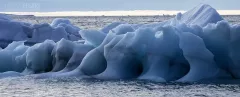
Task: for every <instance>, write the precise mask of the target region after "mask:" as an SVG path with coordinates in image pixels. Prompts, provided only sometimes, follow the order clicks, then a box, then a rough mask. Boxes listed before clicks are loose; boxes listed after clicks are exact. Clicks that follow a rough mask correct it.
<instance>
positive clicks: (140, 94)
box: [0, 77, 240, 97]
mask: <svg viewBox="0 0 240 97" xmlns="http://www.w3.org/2000/svg"><path fill="white" fill-rule="evenodd" d="M0 84H1V86H0V95H1V97H12V96H15V97H76V96H77V97H239V96H240V85H233V84H231V85H230V84H229V85H228V84H182V83H154V82H148V81H136V80H130V81H123V80H116V81H101V80H86V79H85V80H83V79H78V78H62V79H33V78H30V77H17V78H5V79H1V80H0Z"/></svg>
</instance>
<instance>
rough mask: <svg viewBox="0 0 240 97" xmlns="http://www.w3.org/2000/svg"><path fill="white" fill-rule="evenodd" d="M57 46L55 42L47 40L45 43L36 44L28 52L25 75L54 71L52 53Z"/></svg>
mask: <svg viewBox="0 0 240 97" xmlns="http://www.w3.org/2000/svg"><path fill="white" fill-rule="evenodd" d="M54 46H55V42H53V41H51V40H46V41H44V42H43V43H38V44H35V45H34V46H32V47H30V48H29V49H28V50H27V51H26V53H25V54H26V55H25V57H26V64H27V67H26V68H25V70H24V71H23V74H36V73H42V72H49V71H51V70H52V68H53V66H52V56H51V52H52V50H53V48H54Z"/></svg>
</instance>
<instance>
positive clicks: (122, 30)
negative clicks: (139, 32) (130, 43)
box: [112, 24, 134, 35]
mask: <svg viewBox="0 0 240 97" xmlns="http://www.w3.org/2000/svg"><path fill="white" fill-rule="evenodd" d="M112 31H113V33H116V34H117V35H120V34H126V33H127V32H134V29H133V27H132V26H131V25H130V24H120V25H118V26H117V27H116V28H114V29H112Z"/></svg>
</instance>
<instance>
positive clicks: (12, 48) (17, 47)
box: [0, 41, 28, 72]
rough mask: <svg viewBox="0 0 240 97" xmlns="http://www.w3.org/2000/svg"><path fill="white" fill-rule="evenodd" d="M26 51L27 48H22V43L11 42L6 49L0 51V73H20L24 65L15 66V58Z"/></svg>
mask: <svg viewBox="0 0 240 97" xmlns="http://www.w3.org/2000/svg"><path fill="white" fill-rule="evenodd" d="M27 49H28V47H27V46H24V42H23V41H19V42H13V43H11V44H9V46H8V47H7V49H3V50H1V51H0V61H1V63H0V65H1V68H0V72H5V71H16V72H22V71H23V69H24V68H25V67H26V65H25V64H17V62H16V60H15V58H16V57H17V56H20V55H22V54H23V53H24V52H25V51H26V50H27Z"/></svg>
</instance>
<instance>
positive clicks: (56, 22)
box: [51, 18, 71, 27]
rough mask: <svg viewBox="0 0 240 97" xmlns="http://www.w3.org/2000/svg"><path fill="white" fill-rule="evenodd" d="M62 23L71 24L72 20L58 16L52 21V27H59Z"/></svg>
mask: <svg viewBox="0 0 240 97" xmlns="http://www.w3.org/2000/svg"><path fill="white" fill-rule="evenodd" d="M61 23H64V24H71V21H70V20H69V19H66V18H56V19H54V20H53V21H52V23H51V26H52V27H57V26H58V25H59V24H61Z"/></svg>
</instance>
